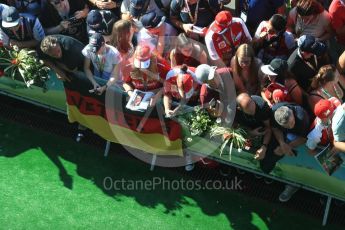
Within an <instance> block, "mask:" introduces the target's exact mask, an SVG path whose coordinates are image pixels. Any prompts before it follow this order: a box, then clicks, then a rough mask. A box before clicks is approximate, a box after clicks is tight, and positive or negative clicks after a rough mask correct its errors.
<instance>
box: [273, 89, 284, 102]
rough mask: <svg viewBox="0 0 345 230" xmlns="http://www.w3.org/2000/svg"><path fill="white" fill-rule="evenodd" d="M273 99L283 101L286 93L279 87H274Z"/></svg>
mask: <svg viewBox="0 0 345 230" xmlns="http://www.w3.org/2000/svg"><path fill="white" fill-rule="evenodd" d="M272 98H273V100H278V101H279V102H282V101H285V98H286V94H285V92H284V91H283V90H281V89H275V90H274V91H273V93H272Z"/></svg>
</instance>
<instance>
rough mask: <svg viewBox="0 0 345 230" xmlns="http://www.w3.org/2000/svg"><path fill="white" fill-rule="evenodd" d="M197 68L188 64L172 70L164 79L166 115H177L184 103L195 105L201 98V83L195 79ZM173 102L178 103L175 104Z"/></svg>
mask: <svg viewBox="0 0 345 230" xmlns="http://www.w3.org/2000/svg"><path fill="white" fill-rule="evenodd" d="M194 71H195V68H193V67H190V68H188V66H187V65H182V66H180V67H175V68H173V69H172V70H170V71H169V72H168V74H167V76H166V79H165V81H164V96H163V103H164V110H165V116H166V117H171V116H175V115H176V114H177V113H178V111H179V110H181V109H182V108H183V106H184V105H186V104H188V105H191V106H192V105H195V104H196V103H197V101H198V99H199V91H200V86H201V85H200V84H199V83H198V82H197V81H196V80H194V78H193V75H194ZM173 102H175V103H178V105H176V106H175V104H173Z"/></svg>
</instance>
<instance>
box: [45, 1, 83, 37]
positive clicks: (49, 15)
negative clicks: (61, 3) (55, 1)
mask: <svg viewBox="0 0 345 230" xmlns="http://www.w3.org/2000/svg"><path fill="white" fill-rule="evenodd" d="M69 6H70V10H69V14H68V17H67V18H62V17H61V16H60V15H59V13H58V11H57V10H56V9H55V8H54V6H52V4H50V3H47V4H46V5H45V7H44V9H43V11H42V14H41V15H40V17H39V19H40V21H41V23H42V26H43V28H51V27H55V26H58V25H59V24H60V22H61V21H63V20H68V19H71V18H73V17H74V13H75V12H77V11H80V10H83V9H84V8H85V2H84V1H83V0H73V1H71V0H69ZM71 24H72V26H70V27H69V28H68V29H67V30H65V31H63V32H61V34H64V35H68V36H72V37H74V38H76V39H78V40H79V41H81V42H83V43H86V42H87V33H86V22H85V19H78V20H71Z"/></svg>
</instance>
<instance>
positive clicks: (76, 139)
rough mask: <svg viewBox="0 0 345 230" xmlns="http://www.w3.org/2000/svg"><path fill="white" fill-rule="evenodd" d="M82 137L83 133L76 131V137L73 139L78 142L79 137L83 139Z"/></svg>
mask: <svg viewBox="0 0 345 230" xmlns="http://www.w3.org/2000/svg"><path fill="white" fill-rule="evenodd" d="M83 137H84V134H83V133H78V134H77V137H76V138H75V141H76V142H80V141H81V139H83Z"/></svg>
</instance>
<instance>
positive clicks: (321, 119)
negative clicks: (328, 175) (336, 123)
mask: <svg viewBox="0 0 345 230" xmlns="http://www.w3.org/2000/svg"><path fill="white" fill-rule="evenodd" d="M340 105H341V102H340V101H339V99H337V98H335V97H331V98H329V99H321V100H320V101H318V102H317V103H316V104H315V107H314V114H315V116H316V118H315V120H314V122H313V124H312V130H311V131H310V132H309V134H308V136H307V142H306V144H305V145H306V146H307V148H308V150H309V152H310V154H312V155H315V154H317V151H316V149H317V147H318V146H319V145H321V146H327V145H328V144H331V146H333V140H334V137H333V133H332V128H331V127H332V117H333V114H334V111H335V110H336V109H337V107H338V106H340ZM332 152H334V153H336V152H337V151H336V149H335V148H334V147H333V150H332Z"/></svg>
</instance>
